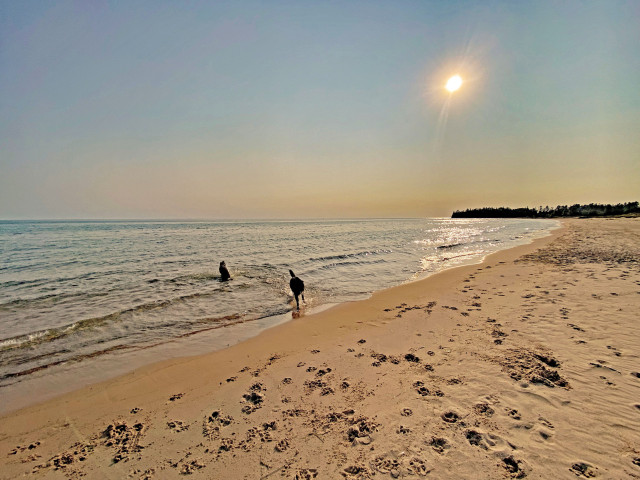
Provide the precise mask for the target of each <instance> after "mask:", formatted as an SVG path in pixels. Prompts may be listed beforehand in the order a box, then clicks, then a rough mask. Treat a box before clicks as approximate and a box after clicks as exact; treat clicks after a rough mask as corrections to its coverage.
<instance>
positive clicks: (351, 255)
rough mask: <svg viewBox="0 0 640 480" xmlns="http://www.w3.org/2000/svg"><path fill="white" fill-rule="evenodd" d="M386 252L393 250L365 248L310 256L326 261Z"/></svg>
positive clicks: (312, 260)
mask: <svg viewBox="0 0 640 480" xmlns="http://www.w3.org/2000/svg"><path fill="white" fill-rule="evenodd" d="M386 253H393V250H388V249H379V250H363V251H361V252H356V253H343V254H340V255H327V256H325V257H312V258H309V261H310V262H326V261H330V260H346V259H348V258H358V257H367V256H369V255H384V254H386Z"/></svg>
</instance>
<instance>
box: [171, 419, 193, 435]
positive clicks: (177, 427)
mask: <svg viewBox="0 0 640 480" xmlns="http://www.w3.org/2000/svg"><path fill="white" fill-rule="evenodd" d="M167 427H169V430H171V431H173V432H176V433H177V432H184V431H185V430H189V425H187V424H185V423H182V422H181V421H180V420H172V421H170V422H167Z"/></svg>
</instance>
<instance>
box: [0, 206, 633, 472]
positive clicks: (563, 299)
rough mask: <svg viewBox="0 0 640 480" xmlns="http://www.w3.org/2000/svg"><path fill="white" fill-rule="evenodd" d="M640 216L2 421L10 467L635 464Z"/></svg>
mask: <svg viewBox="0 0 640 480" xmlns="http://www.w3.org/2000/svg"><path fill="white" fill-rule="evenodd" d="M639 261H640V219H633V218H617V219H584V220H582V219H572V220H565V221H563V228H561V229H559V230H556V231H554V232H553V234H552V235H551V236H549V237H546V238H543V239H540V240H537V241H535V242H534V243H533V244H530V245H525V246H520V247H516V248H513V249H511V250H506V251H502V252H499V253H497V254H493V255H491V256H489V257H487V258H486V259H485V261H484V262H483V263H482V264H480V265H473V266H466V267H460V268H456V269H453V270H448V271H445V272H443V273H440V274H437V275H434V276H432V277H429V278H427V279H425V280H422V281H419V282H415V283H411V284H407V285H402V286H399V287H396V288H392V289H389V290H384V291H382V292H378V293H376V294H374V295H373V296H372V297H371V298H370V299H367V300H364V301H359V302H353V303H347V304H342V305H339V306H337V307H334V308H331V309H329V310H327V311H324V312H321V313H318V314H315V315H307V316H305V315H302V316H301V317H300V318H296V319H294V320H292V321H291V322H288V323H286V324H283V325H279V326H277V327H274V328H272V329H270V330H267V331H265V332H263V333H262V334H260V335H259V336H257V337H255V338H253V339H250V340H248V341H245V342H243V343H241V344H238V345H236V346H233V347H231V348H228V349H225V350H221V351H218V352H214V353H211V354H207V355H202V356H198V357H187V358H182V359H178V360H170V361H166V362H163V363H158V364H154V365H151V366H148V367H144V368H141V369H138V370H136V371H134V372H132V373H130V374H127V375H125V376H122V377H119V378H116V379H114V380H110V381H107V382H104V383H100V384H97V385H93V386H90V387H87V388H84V389H82V390H78V391H75V392H72V393H70V394H66V395H63V396H61V397H58V398H55V399H53V400H50V401H47V402H45V403H41V404H38V405H34V406H31V407H28V408H26V409H23V410H19V411H15V412H12V413H9V414H7V415H5V416H3V417H2V418H1V420H0V462H1V463H0V477H1V478H17V477H21V476H23V475H27V476H33V477H36V478H80V477H85V478H136V479H138V478H140V479H150V478H177V477H180V476H181V475H193V477H194V478H238V479H245V478H246V479H265V478H270V479H273V478H286V479H312V478H319V479H321V478H327V479H335V478H346V479H368V478H421V477H426V478H432V479H448V478H464V479H476V478H477V479H494V478H496V479H499V478H525V477H526V478H545V479H546V478H576V477H577V478H612V479H617V478H640V373H639V372H640V358H639V354H638V351H639V346H640V334H639V333H638V328H637V320H638V311H640V308H639V307H640V263H639Z"/></svg>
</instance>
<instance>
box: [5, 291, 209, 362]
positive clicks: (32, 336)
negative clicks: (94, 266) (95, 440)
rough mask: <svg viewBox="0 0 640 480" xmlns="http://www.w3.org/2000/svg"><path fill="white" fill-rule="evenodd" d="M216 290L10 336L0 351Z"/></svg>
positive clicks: (39, 341)
mask: <svg viewBox="0 0 640 480" xmlns="http://www.w3.org/2000/svg"><path fill="white" fill-rule="evenodd" d="M215 293H216V292H202V293H191V294H188V295H181V296H179V297H175V298H172V299H170V300H158V301H155V302H149V303H143V304H140V305H136V306H134V307H130V308H126V309H123V310H119V311H117V312H113V313H110V314H108V315H103V316H101V317H92V318H87V319H84V320H80V321H77V322H73V323H70V324H67V325H63V326H60V327H55V328H48V329H44V330H38V331H35V332H30V333H27V334H22V335H18V336H15V337H8V338H3V339H0V352H3V351H7V350H13V349H16V348H27V347H33V346H35V345H38V344H41V343H45V342H52V341H55V340H59V339H61V338H64V337H68V336H69V335H72V334H74V333H77V332H79V331H83V330H87V329H89V328H96V327H100V326H102V325H105V324H107V323H109V322H115V321H118V320H119V319H120V318H121V317H122V316H123V315H126V314H130V313H139V312H144V311H150V310H156V309H162V308H166V307H168V306H170V305H174V304H177V303H180V302H183V301H185V300H191V299H194V298H199V297H206V296H210V295H213V294H215Z"/></svg>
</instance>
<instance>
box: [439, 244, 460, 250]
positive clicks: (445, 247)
mask: <svg viewBox="0 0 640 480" xmlns="http://www.w3.org/2000/svg"><path fill="white" fill-rule="evenodd" d="M460 245H463V244H462V243H451V244H449V245H440V246H439V247H437V248H438V250H444V249H447V248H454V247H459V246H460Z"/></svg>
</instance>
